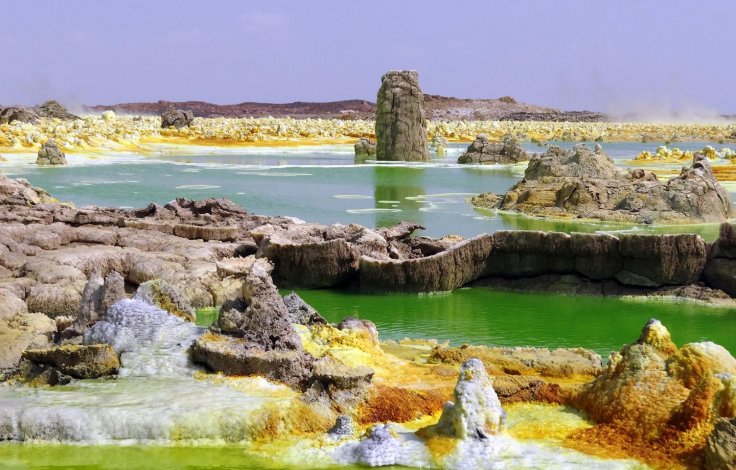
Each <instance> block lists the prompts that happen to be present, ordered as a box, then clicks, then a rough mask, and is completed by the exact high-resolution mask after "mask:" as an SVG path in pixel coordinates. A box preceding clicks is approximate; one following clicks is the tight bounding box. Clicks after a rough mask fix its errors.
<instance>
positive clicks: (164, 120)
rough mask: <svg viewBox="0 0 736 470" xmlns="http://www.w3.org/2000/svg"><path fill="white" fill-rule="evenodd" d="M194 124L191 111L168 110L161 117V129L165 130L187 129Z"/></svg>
mask: <svg viewBox="0 0 736 470" xmlns="http://www.w3.org/2000/svg"><path fill="white" fill-rule="evenodd" d="M192 122H194V114H193V113H192V112H191V111H183V110H181V109H174V108H169V109H167V110H166V111H164V113H163V114H162V115H161V127H162V128H163V129H167V128H169V127H176V128H177V129H181V128H182V127H189V126H191V125H192Z"/></svg>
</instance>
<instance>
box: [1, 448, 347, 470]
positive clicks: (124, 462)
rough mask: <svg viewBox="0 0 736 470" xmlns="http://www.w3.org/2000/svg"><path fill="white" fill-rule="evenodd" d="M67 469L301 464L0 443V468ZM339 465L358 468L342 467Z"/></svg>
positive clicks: (262, 468)
mask: <svg viewBox="0 0 736 470" xmlns="http://www.w3.org/2000/svg"><path fill="white" fill-rule="evenodd" d="M67 468H74V469H84V470H97V469H113V470H123V469H125V470H128V469H129V470H134V469H141V468H155V469H159V470H174V469H182V468H199V469H235V468H238V469H253V470H281V469H283V470H286V469H296V468H305V467H304V466H299V467H296V466H286V465H283V464H277V463H274V462H273V461H272V460H269V459H266V458H259V457H254V456H252V455H249V454H247V453H245V452H244V451H243V449H242V448H240V447H237V446H221V447H219V446H218V447H206V446H154V445H150V446H149V445H130V446H125V445H122V446H116V445H95V446H90V445H53V444H52V445H33V444H8V443H0V469H3V470H5V469H8V470H11V469H12V470H21V469H37V470H42V469H67ZM307 468H309V467H307ZM340 468H359V467H355V466H347V467H345V466H343V467H340Z"/></svg>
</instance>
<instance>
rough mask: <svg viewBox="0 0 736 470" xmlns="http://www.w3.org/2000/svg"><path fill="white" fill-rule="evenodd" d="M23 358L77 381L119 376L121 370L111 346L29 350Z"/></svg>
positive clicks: (72, 346)
mask: <svg viewBox="0 0 736 470" xmlns="http://www.w3.org/2000/svg"><path fill="white" fill-rule="evenodd" d="M23 358H24V359H28V360H29V361H31V362H33V363H35V364H39V365H44V366H50V367H53V368H55V369H56V370H58V371H59V372H61V373H62V374H64V375H68V376H70V377H73V378H75V379H96V378H98V377H105V376H109V375H114V374H117V372H118V370H120V361H119V360H118V356H117V354H116V353H115V351H114V350H113V349H112V347H111V346H110V345H109V344H93V345H88V346H83V345H66V346H57V347H52V348H48V349H29V350H27V351H25V352H24V353H23Z"/></svg>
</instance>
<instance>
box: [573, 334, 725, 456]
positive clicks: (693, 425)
mask: <svg viewBox="0 0 736 470" xmlns="http://www.w3.org/2000/svg"><path fill="white" fill-rule="evenodd" d="M734 373H736V359H734V358H733V357H732V356H731V354H729V353H728V351H727V350H726V349H724V348H722V347H721V346H718V345H716V344H713V343H710V342H703V343H690V344H687V345H685V346H683V347H681V348H679V349H678V348H677V346H676V345H675V344H674V343H673V342H672V340H671V338H670V334H669V332H668V331H667V329H666V328H665V327H664V326H663V325H662V324H661V323H660V322H659V321H657V320H650V321H649V322H648V323H647V324H646V325H645V326H644V328H643V329H642V332H641V335H640V337H639V339H638V340H637V341H635V342H634V343H632V344H629V345H626V346H624V347H623V348H622V349H621V351H620V352H617V353H616V352H614V353H612V354H611V357H610V358H609V361H608V365H607V366H606V368H605V370H604V371H603V373H602V374H601V375H600V376H598V377H597V378H596V379H595V380H594V381H593V382H591V383H590V384H589V385H587V386H585V387H584V388H583V389H582V391H581V392H580V393H579V394H578V395H577V397H576V398H575V399H574V401H573V402H574V404H575V405H576V406H577V407H579V408H580V409H582V410H584V411H586V412H587V413H588V414H589V415H590V417H591V418H592V419H594V420H595V421H596V422H598V423H599V426H597V427H594V428H592V429H590V430H585V431H581V432H580V433H579V435H577V436H576V439H584V440H585V441H586V442H591V441H595V440H597V439H603V441H606V440H610V437H609V438H602V436H603V435H605V434H609V435H616V434H618V435H620V436H622V437H621V438H620V439H621V440H628V441H629V442H632V443H633V446H632V450H633V451H634V452H636V451H635V447H636V442H640V443H645V445H646V447H650V446H651V444H652V443H656V445H657V446H658V447H659V448H661V449H662V451H663V452H666V453H672V455H673V456H676V457H679V458H687V457H688V455H689V454H691V453H694V452H699V451H700V450H701V449H702V446H703V445H704V444H705V441H706V437H707V436H708V434H709V433H710V431H711V430H712V429H713V426H714V424H715V423H716V420H717V419H718V418H733V417H734V416H736V394H734V393H733V390H734V389H736V380H735V379H734V377H735V376H734V375H732V374H734ZM603 441H602V442H603Z"/></svg>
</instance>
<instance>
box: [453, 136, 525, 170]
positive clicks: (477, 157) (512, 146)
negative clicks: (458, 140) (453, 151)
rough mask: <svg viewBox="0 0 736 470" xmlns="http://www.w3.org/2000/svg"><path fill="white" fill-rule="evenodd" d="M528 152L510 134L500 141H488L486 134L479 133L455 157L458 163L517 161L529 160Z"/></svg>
mask: <svg viewBox="0 0 736 470" xmlns="http://www.w3.org/2000/svg"><path fill="white" fill-rule="evenodd" d="M529 158H530V156H529V154H528V153H527V152H526V151H525V150H524V149H523V148H521V146H520V145H519V143H518V142H517V141H516V139H514V138H513V137H511V136H505V137H504V138H503V140H502V141H501V142H490V141H489V140H488V136H487V135H485V134H479V135H478V137H476V138H475V141H474V142H473V143H472V144H470V146H469V147H468V149H467V150H466V151H465V153H463V154H462V155H460V157H459V158H458V159H457V162H458V163H479V164H493V163H518V162H523V161H527V160H529Z"/></svg>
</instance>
